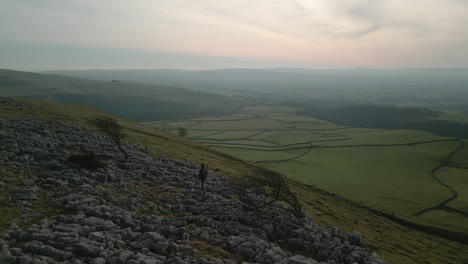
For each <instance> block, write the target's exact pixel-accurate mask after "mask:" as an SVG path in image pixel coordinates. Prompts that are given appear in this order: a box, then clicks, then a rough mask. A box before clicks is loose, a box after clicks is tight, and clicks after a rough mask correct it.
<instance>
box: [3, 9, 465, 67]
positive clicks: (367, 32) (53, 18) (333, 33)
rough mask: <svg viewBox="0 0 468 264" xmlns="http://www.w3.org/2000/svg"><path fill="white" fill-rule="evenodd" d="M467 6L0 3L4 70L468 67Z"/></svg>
mask: <svg viewBox="0 0 468 264" xmlns="http://www.w3.org/2000/svg"><path fill="white" fill-rule="evenodd" d="M467 25H468V0H415V1H407V0H133V1H132V0H0V68H8V69H18V70H52V69H139V68H182V69H210V68H239V67H245V68H268V67H300V68H452V67H464V68H466V67H468V30H467V29H466V26H467Z"/></svg>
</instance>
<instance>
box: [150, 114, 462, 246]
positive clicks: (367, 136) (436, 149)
mask: <svg viewBox="0 0 468 264" xmlns="http://www.w3.org/2000/svg"><path fill="white" fill-rule="evenodd" d="M299 109H300V108H292V107H284V106H283V107H282V106H258V107H250V108H245V109H244V110H243V111H242V112H239V113H236V114H234V115H227V116H217V117H202V118H195V119H189V120H175V121H172V122H171V121H167V120H166V121H159V122H148V123H144V124H145V125H148V126H151V127H158V128H160V129H166V128H168V127H184V128H185V129H186V131H187V134H188V137H189V138H190V139H192V140H194V141H197V142H199V143H202V144H204V145H206V146H209V147H210V148H212V149H214V150H217V151H219V152H223V153H226V154H229V155H233V156H235V157H238V158H242V159H244V160H248V161H251V162H255V163H257V164H261V165H262V166H265V167H268V168H270V169H272V170H275V171H277V172H280V173H283V174H285V175H287V177H288V178H290V179H294V180H297V181H299V182H301V183H304V184H311V185H315V186H317V187H318V188H320V189H323V190H327V191H330V192H333V193H337V194H339V195H342V196H344V197H346V198H349V199H353V200H355V201H359V203H361V204H365V205H367V206H370V207H373V208H379V209H381V210H385V211H387V212H389V213H391V214H393V215H396V216H398V217H399V218H404V219H408V220H409V221H412V222H418V223H422V224H429V225H431V226H432V225H434V226H438V228H439V229H440V230H439V231H438V234H441V235H445V236H446V237H448V238H454V237H458V238H459V239H460V241H467V242H468V226H467V225H466V222H467V215H468V213H467V209H468V203H467V200H466V198H465V197H466V196H467V194H468V190H467V189H465V188H463V186H464V185H466V184H467V183H468V181H467V179H468V178H467V177H468V171H466V169H464V168H466V167H468V163H467V160H468V156H467V155H466V150H465V142H464V141H463V140H461V139H458V138H450V137H442V136H438V135H435V134H432V133H428V132H424V131H418V130H407V129H405V130H403V129H400V130H395V129H393V130H388V129H376V128H366V127H355V126H343V125H338V124H336V123H331V122H327V121H324V120H320V119H318V118H313V117H309V116H301V115H297V113H298V112H299ZM299 113H300V112H299Z"/></svg>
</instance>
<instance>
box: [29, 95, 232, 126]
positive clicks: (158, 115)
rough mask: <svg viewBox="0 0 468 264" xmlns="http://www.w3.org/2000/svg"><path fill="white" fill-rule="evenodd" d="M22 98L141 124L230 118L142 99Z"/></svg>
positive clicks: (222, 112)
mask: <svg viewBox="0 0 468 264" xmlns="http://www.w3.org/2000/svg"><path fill="white" fill-rule="evenodd" d="M25 97H26V98H30V99H41V100H52V101H56V102H62V103H74V104H83V105H89V106H94V107H97V108H99V109H101V110H103V111H105V112H108V113H110V114H113V115H118V116H121V117H124V118H128V119H132V120H135V121H140V122H144V121H157V120H173V119H181V118H194V117H199V116H208V115H225V114H230V112H227V111H228V110H227V109H221V108H201V107H200V106H198V105H196V104H193V105H192V104H184V103H177V102H168V101H161V100H157V99H154V98H145V97H141V96H122V95H117V96H113V95H106V96H103V95H96V94H68V93H67V94H65V93H64V94H54V95H53V96H50V95H36V96H25Z"/></svg>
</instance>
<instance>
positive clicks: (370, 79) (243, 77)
mask: <svg viewBox="0 0 468 264" xmlns="http://www.w3.org/2000/svg"><path fill="white" fill-rule="evenodd" d="M48 73H60V74H64V75H68V76H74V77H80V78H86V79H95V80H107V81H108V80H113V79H118V80H124V81H132V82H140V83H147V84H158V85H174V86H178V87H183V88H190V89H194V90H199V91H210V92H216V93H218V94H223V95H239V94H242V95H250V96H255V97H260V98H268V99H271V100H277V101H280V100H294V101H302V100H304V99H307V98H311V97H313V98H326V99H338V100H347V101H350V102H367V103H368V102H375V103H385V104H401V105H418V106H421V105H422V106H428V105H429V106H431V107H435V108H438V109H457V110H462V111H467V112H468V110H467V109H468V104H467V103H466V102H467V101H468V89H467V88H468V69H328V70H312V69H290V68H273V69H218V70H198V71H184V70H172V69H145V70H70V71H50V72H48Z"/></svg>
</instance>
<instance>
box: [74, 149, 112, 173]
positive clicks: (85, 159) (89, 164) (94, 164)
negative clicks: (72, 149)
mask: <svg viewBox="0 0 468 264" xmlns="http://www.w3.org/2000/svg"><path fill="white" fill-rule="evenodd" d="M68 162H70V163H75V164H78V166H79V167H80V168H84V169H88V170H91V171H95V170H97V169H99V168H105V167H106V166H107V163H106V162H104V161H101V160H99V159H98V158H97V157H96V156H95V155H94V153H86V154H76V155H71V156H70V157H68Z"/></svg>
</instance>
